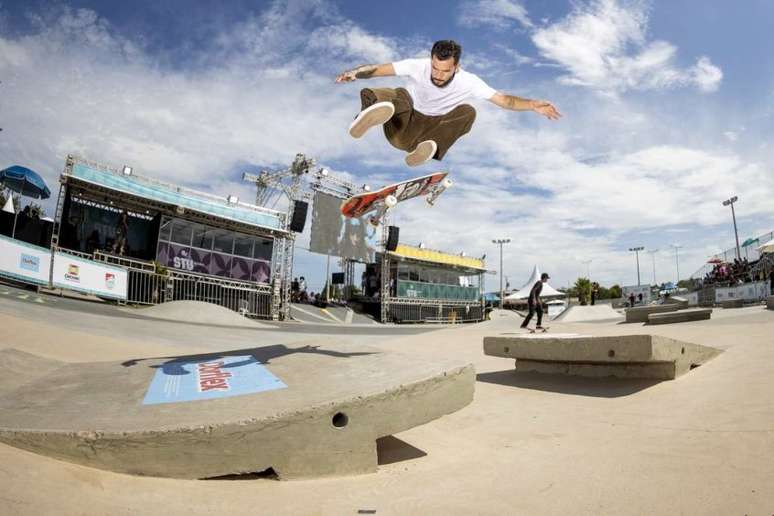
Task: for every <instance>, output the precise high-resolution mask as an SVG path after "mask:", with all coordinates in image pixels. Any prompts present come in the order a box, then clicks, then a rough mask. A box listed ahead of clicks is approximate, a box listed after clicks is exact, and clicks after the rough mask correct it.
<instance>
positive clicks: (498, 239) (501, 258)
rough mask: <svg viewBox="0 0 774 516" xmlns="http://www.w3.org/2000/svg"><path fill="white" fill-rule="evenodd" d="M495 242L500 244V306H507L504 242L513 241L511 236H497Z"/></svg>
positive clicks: (493, 241)
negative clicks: (504, 287)
mask: <svg viewBox="0 0 774 516" xmlns="http://www.w3.org/2000/svg"><path fill="white" fill-rule="evenodd" d="M492 243H493V244H498V245H499V246H500V308H505V293H504V291H503V244H509V243H511V239H510V238H495V239H494V240H492Z"/></svg>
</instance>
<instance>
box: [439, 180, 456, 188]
mask: <svg viewBox="0 0 774 516" xmlns="http://www.w3.org/2000/svg"><path fill="white" fill-rule="evenodd" d="M441 184H443V187H444V188H449V187H450V186H451V185H453V184H454V181H452V180H451V179H448V178H447V179H444V180H443V183H441Z"/></svg>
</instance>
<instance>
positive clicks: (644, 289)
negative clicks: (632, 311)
mask: <svg viewBox="0 0 774 516" xmlns="http://www.w3.org/2000/svg"><path fill="white" fill-rule="evenodd" d="M621 290H622V294H623V299H624V301H626V302H627V303H628V302H629V294H634V298H635V301H634V302H635V303H639V302H640V294H642V303H643V304H646V305H647V304H648V303H650V299H651V298H650V285H631V286H628V287H623V289H621Z"/></svg>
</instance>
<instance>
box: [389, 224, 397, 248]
mask: <svg viewBox="0 0 774 516" xmlns="http://www.w3.org/2000/svg"><path fill="white" fill-rule="evenodd" d="M387 231H388V233H387V250H388V251H394V250H395V249H397V248H398V234H399V233H400V230H399V229H398V226H388V227H387Z"/></svg>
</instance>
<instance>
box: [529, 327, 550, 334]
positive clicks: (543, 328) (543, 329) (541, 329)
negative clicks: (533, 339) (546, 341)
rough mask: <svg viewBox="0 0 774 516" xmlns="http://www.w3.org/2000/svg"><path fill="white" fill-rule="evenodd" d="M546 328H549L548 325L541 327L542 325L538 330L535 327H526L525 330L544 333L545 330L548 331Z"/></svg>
mask: <svg viewBox="0 0 774 516" xmlns="http://www.w3.org/2000/svg"><path fill="white" fill-rule="evenodd" d="M548 328H549V327H548V326H543V327H542V328H540V329H539V330H538V329H537V328H535V329H532V328H527V331H528V332H530V333H537V332H538V331H539V332H540V333H545V332H547V331H548Z"/></svg>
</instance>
